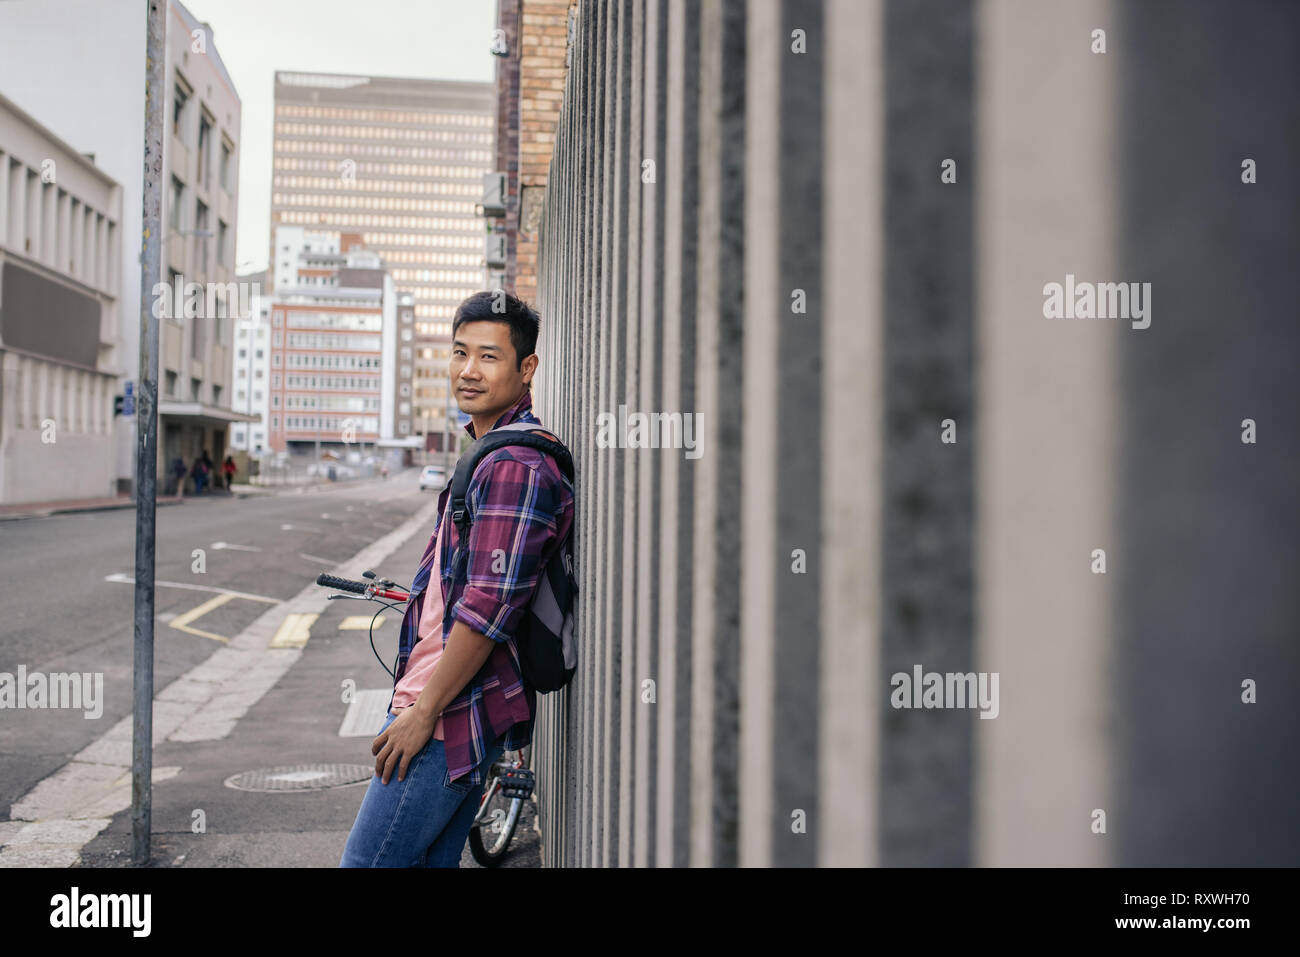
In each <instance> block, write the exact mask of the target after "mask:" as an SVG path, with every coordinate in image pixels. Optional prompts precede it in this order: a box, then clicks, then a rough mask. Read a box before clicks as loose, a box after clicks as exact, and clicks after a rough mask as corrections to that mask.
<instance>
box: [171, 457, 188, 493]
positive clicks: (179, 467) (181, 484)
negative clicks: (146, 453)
mask: <svg viewBox="0 0 1300 957" xmlns="http://www.w3.org/2000/svg"><path fill="white" fill-rule="evenodd" d="M185 472H186V469H185V460H184V459H183V458H181V457H180V456H179V455H178V456H176V458H175V459H174V460H173V461H172V482H173V483H174V485H175V488H174V489H173V490H172V494H173V495H181V496H183V495H184V494H185Z"/></svg>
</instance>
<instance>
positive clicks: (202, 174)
mask: <svg viewBox="0 0 1300 957" xmlns="http://www.w3.org/2000/svg"><path fill="white" fill-rule="evenodd" d="M211 150H212V121H211V120H209V119H208V116H207V114H206V113H200V114H199V145H198V151H199V182H200V183H202V184H203V185H204V186H205V187H206V186H211V185H212V160H211V159H209V158H208V154H209V153H210V152H211Z"/></svg>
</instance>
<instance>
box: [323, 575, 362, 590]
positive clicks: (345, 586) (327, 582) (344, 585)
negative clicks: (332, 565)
mask: <svg viewBox="0 0 1300 957" xmlns="http://www.w3.org/2000/svg"><path fill="white" fill-rule="evenodd" d="M316 584H317V585H324V586H325V587H326V588H337V589H338V590H339V591H350V592H352V593H353V594H356V595H364V594H365V593H366V583H365V582H357V581H352V580H351V579H350V578H335V577H334V576H333V575H326V574H324V573H322V574H321V575H320V576H319V577H317V579H316Z"/></svg>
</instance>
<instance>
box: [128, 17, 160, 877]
mask: <svg viewBox="0 0 1300 957" xmlns="http://www.w3.org/2000/svg"><path fill="white" fill-rule="evenodd" d="M166 13H167V0H148V13H147V17H146V20H147V22H146V31H147V36H146V39H145V85H144V201H143V213H144V220H143V229H142V232H141V250H140V267H141V268H140V372H139V376H138V378H139V381H140V391H139V393H138V394H137V395H136V399H137V404H138V409H137V411H138V414H137V415H136V417H135V675H134V685H133V696H134V702H133V719H132V723H131V861H132V863H134V864H135V865H136V866H138V867H143V866H144V865H146V864H148V863H149V845H150V837H151V834H152V821H151V819H150V815H151V812H152V809H153V793H152V787H151V780H150V779H151V777H152V775H153V622H154V537H155V536H154V518H155V510H156V507H157V496H158V319H157V317H156V316H154V311H153V295H154V293H153V290H154V286H155V285H156V284H157V283H158V281H159V276H160V275H161V272H162V245H161V242H162V234H161V233H162V176H163V96H164V94H165V91H166V88H165V86H164V84H163V59H164V54H165V51H166V46H165V43H166V35H167V21H166Z"/></svg>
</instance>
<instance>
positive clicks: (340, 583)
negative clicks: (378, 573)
mask: <svg viewBox="0 0 1300 957" xmlns="http://www.w3.org/2000/svg"><path fill="white" fill-rule="evenodd" d="M316 584H317V585H324V586H325V587H326V588H334V589H337V590H338V591H347V592H352V594H354V595H361V596H362V597H365V598H388V599H391V600H393V601H406V600H407V599H409V598H410V597H411V596H410V594H409V593H408V592H406V591H405V590H403V589H400V588H385V587H382V586H380V585H379V584H378V583H376V582H359V581H356V580H354V579H351V578H338V577H336V576H334V575H326V574H325V573H324V572H322V573H321V574H320V575H319V576H317V578H316Z"/></svg>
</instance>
